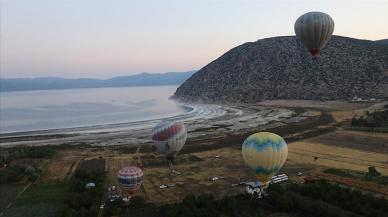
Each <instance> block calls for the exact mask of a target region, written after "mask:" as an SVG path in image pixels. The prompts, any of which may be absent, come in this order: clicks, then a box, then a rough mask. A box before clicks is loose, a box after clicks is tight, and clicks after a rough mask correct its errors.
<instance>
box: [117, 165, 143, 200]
mask: <svg viewBox="0 0 388 217" xmlns="http://www.w3.org/2000/svg"><path fill="white" fill-rule="evenodd" d="M143 179H144V174H143V171H142V170H141V169H140V168H139V167H136V166H130V167H124V168H121V169H120V170H119V172H118V174H117V180H118V182H119V184H120V187H121V188H122V190H123V191H126V192H128V193H129V194H130V195H132V194H134V193H135V192H136V191H137V190H139V188H140V186H141V184H142V183H143Z"/></svg>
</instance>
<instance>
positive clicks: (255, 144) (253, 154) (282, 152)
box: [242, 132, 288, 185]
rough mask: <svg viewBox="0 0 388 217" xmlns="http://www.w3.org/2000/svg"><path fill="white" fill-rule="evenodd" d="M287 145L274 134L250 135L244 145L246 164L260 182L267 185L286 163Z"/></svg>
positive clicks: (243, 153)
mask: <svg viewBox="0 0 388 217" xmlns="http://www.w3.org/2000/svg"><path fill="white" fill-rule="evenodd" d="M287 154H288V147H287V143H286V142H285V141H284V139H283V138H282V137H280V136H278V135H276V134H274V133H269V132H260V133H255V134H252V135H250V136H249V137H248V138H247V139H245V141H244V143H243V145H242V155H243V158H244V161H245V163H246V164H247V165H248V166H249V167H250V168H251V169H252V170H253V172H254V173H255V175H256V177H257V179H258V181H260V182H261V183H262V184H263V185H267V184H268V182H269V181H270V179H271V177H272V176H274V175H275V174H276V173H277V172H278V171H279V170H280V168H282V166H283V164H284V163H285V162H286V159H287Z"/></svg>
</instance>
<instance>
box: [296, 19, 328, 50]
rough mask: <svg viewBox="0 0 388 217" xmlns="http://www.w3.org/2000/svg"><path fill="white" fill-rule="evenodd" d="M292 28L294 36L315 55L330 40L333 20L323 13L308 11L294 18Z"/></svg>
mask: <svg viewBox="0 0 388 217" xmlns="http://www.w3.org/2000/svg"><path fill="white" fill-rule="evenodd" d="M294 30H295V34H296V37H297V38H298V39H299V40H300V41H301V42H302V43H303V45H304V46H305V47H306V48H307V49H308V50H309V51H310V53H311V55H312V56H313V57H315V56H317V55H318V54H319V52H320V50H321V49H322V48H323V47H324V46H325V45H326V43H327V42H328V41H329V40H330V38H331V35H332V34H333V31H334V21H333V19H331V17H330V16H329V15H327V14H325V13H322V12H309V13H306V14H303V15H302V16H300V17H299V18H298V19H297V20H296V22H295V26H294Z"/></svg>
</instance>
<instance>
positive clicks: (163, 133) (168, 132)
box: [152, 122, 187, 166]
mask: <svg viewBox="0 0 388 217" xmlns="http://www.w3.org/2000/svg"><path fill="white" fill-rule="evenodd" d="M186 140H187V130H186V127H185V125H184V124H183V123H180V122H163V123H161V124H158V125H157V126H156V127H155V128H154V129H153V130H152V141H153V144H154V147H156V149H157V150H158V152H159V153H161V154H164V155H165V157H166V159H167V160H168V161H169V162H170V166H172V161H173V160H174V159H175V158H176V156H177V154H178V153H179V151H180V150H181V149H182V147H183V145H184V144H185V143H186Z"/></svg>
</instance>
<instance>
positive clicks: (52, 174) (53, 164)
mask: <svg viewBox="0 0 388 217" xmlns="http://www.w3.org/2000/svg"><path fill="white" fill-rule="evenodd" d="M76 164H77V161H74V160H50V163H49V164H48V166H47V169H46V171H45V172H44V173H43V175H42V176H41V177H40V181H41V182H62V181H64V180H65V179H67V178H68V177H70V175H71V174H72V172H73V168H75V167H76Z"/></svg>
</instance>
